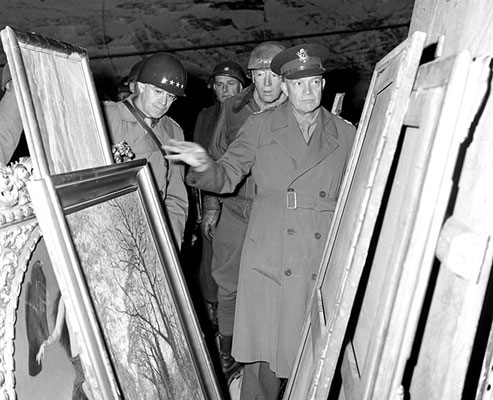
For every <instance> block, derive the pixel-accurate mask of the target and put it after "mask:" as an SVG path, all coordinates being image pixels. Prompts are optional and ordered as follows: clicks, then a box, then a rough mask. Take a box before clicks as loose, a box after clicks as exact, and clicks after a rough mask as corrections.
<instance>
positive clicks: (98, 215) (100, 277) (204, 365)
mask: <svg viewBox="0 0 493 400" xmlns="http://www.w3.org/2000/svg"><path fill="white" fill-rule="evenodd" d="M29 192H30V194H31V196H32V198H33V199H34V202H33V206H34V209H35V212H36V215H37V217H38V221H39V224H40V227H41V229H42V230H43V232H45V233H46V232H48V233H49V235H48V234H45V240H46V245H47V249H48V252H49V255H50V258H51V260H52V264H53V269H54V272H55V276H56V278H57V281H58V285H59V287H60V292H61V301H62V302H63V307H64V309H65V312H64V315H65V317H66V322H67V325H68V326H69V328H70V330H71V331H72V332H73V336H74V338H73V339H74V341H75V342H76V343H77V345H78V354H79V356H80V359H81V364H82V367H83V371H84V373H85V377H86V380H87V382H88V384H89V387H90V390H91V394H92V396H93V397H94V398H103V399H114V398H127V399H134V398H139V399H158V398H159V399H178V400H179V399H183V400H185V399H186V400H189V399H204V400H209V399H220V398H221V393H220V389H219V386H218V383H217V379H216V376H215V374H214V371H213V368H212V363H211V360H210V357H209V354H208V352H207V350H206V347H205V343H204V338H203V335H202V333H201V331H200V328H199V325H198V320H197V317H196V315H195V312H194V309H193V306H192V303H191V299H190V295H189V293H188V290H187V287H186V284H185V281H184V278H183V276H182V273H181V270H180V267H179V264H178V259H177V255H176V253H175V250H174V246H173V244H172V241H171V239H170V233H169V231H168V228H167V226H166V224H165V219H164V214H163V211H162V208H161V207H160V204H159V198H158V195H157V193H156V190H155V188H154V185H153V181H152V177H151V173H150V169H149V167H148V165H147V164H146V163H145V161H142V160H138V161H132V162H127V163H122V164H114V165H111V166H106V167H100V168H93V169H88V170H81V171H77V172H73V173H67V174H60V175H54V176H47V177H45V178H44V179H40V180H36V181H33V182H31V183H30V184H29Z"/></svg>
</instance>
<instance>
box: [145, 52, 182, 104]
mask: <svg viewBox="0 0 493 400" xmlns="http://www.w3.org/2000/svg"><path fill="white" fill-rule="evenodd" d="M137 82H142V83H150V84H151V85H154V86H157V87H159V88H161V89H163V90H166V91H167V92H169V93H173V94H175V95H177V96H185V87H186V86H187V71H186V70H185V67H184V66H183V64H182V62H181V61H180V60H178V58H176V57H175V56H173V55H171V54H168V53H157V54H154V55H152V56H150V57H149V58H147V59H146V60H145V61H144V63H143V64H142V66H141V68H140V70H139V73H138V75H137Z"/></svg>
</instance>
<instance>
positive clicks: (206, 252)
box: [192, 61, 246, 333]
mask: <svg viewBox="0 0 493 400" xmlns="http://www.w3.org/2000/svg"><path fill="white" fill-rule="evenodd" d="M245 82H246V76H245V73H244V72H243V69H242V68H241V67H240V65H239V64H237V63H235V62H234V61H224V62H221V63H219V64H217V65H216V66H215V67H214V69H213V70H212V73H211V76H210V77H209V85H208V87H209V88H210V89H212V90H213V92H214V96H215V102H214V104H213V105H212V106H210V107H207V108H204V109H203V110H202V111H200V113H199V115H198V116H197V121H196V123H195V129H194V132H193V141H194V142H196V143H199V144H200V145H201V146H202V147H204V148H208V146H209V142H210V140H211V137H212V134H213V132H214V128H215V127H216V125H217V122H218V119H219V115H220V112H221V104H222V103H223V102H224V101H225V100H226V99H228V98H230V97H232V96H234V95H236V94H238V93H239V92H240V91H241V90H242V89H243V86H244V85H245ZM193 189H194V190H193V191H192V193H193V195H194V200H195V204H196V205H197V215H198V218H197V223H198V224H200V226H201V228H203V229H202V231H201V232H202V233H201V240H200V242H199V243H200V244H201V246H202V249H201V250H202V254H201V259H200V266H199V284H200V289H201V292H202V297H203V299H204V300H205V304H206V308H207V314H208V317H209V320H210V322H211V325H212V330H213V332H214V333H217V330H218V326H217V284H216V282H215V281H214V279H213V278H212V275H211V262H212V239H213V236H214V228H215V226H214V227H212V226H211V224H210V223H208V222H207V220H208V218H210V217H211V216H210V214H209V213H208V212H203V207H202V204H203V193H201V192H200V190H198V189H195V188H193ZM204 221H205V222H204ZM211 228H212V229H211Z"/></svg>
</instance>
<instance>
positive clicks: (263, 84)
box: [252, 69, 282, 103]
mask: <svg viewBox="0 0 493 400" xmlns="http://www.w3.org/2000/svg"><path fill="white" fill-rule="evenodd" d="M252 82H253V84H254V85H255V90H256V92H257V94H258V95H259V97H260V99H261V100H262V101H263V102H264V103H272V102H274V101H276V100H277V99H278V98H279V96H280V95H281V82H282V79H281V77H280V76H279V75H277V74H275V73H274V72H272V71H271V70H270V69H254V70H253V71H252Z"/></svg>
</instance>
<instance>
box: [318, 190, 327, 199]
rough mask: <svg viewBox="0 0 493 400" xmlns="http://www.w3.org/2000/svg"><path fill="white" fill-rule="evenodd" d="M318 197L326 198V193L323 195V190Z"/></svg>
mask: <svg viewBox="0 0 493 400" xmlns="http://www.w3.org/2000/svg"><path fill="white" fill-rule="evenodd" d="M318 195H319V196H320V197H322V198H324V197H325V196H327V193H325V192H324V191H323V190H322V191H321V192H320V193H319V194H318Z"/></svg>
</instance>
